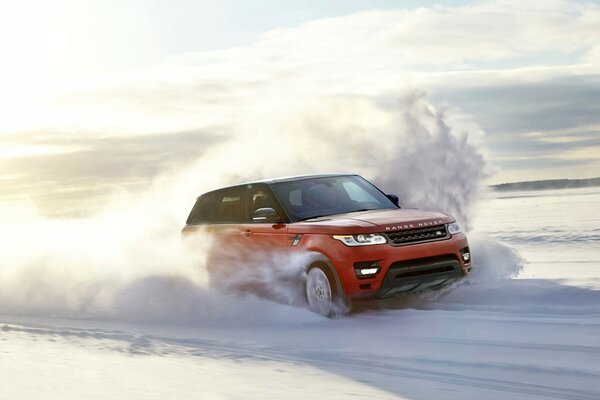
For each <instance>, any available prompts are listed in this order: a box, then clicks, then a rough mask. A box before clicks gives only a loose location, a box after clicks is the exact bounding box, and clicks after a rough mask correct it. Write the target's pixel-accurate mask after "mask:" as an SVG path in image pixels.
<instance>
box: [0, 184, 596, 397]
mask: <svg viewBox="0 0 600 400" xmlns="http://www.w3.org/2000/svg"><path fill="white" fill-rule="evenodd" d="M565 196H567V197H565ZM490 204H491V206H490V207H488V208H487V209H486V210H485V211H482V213H481V216H480V219H479V221H478V223H477V230H476V232H475V233H474V234H473V237H474V238H475V241H474V243H473V244H472V247H473V251H474V257H476V253H477V251H476V246H477V244H478V243H480V250H479V252H480V259H485V263H486V265H488V266H489V265H492V266H493V265H502V264H503V262H506V260H501V259H498V258H499V257H500V256H501V255H502V254H503V253H501V252H500V253H498V252H496V251H495V250H494V248H493V247H489V246H488V247H486V243H487V242H485V240H484V239H477V236H479V235H480V234H481V232H485V233H488V234H490V235H491V236H494V237H499V238H502V239H503V240H505V241H506V242H507V243H509V244H510V245H511V246H512V247H514V248H516V249H517V250H519V252H520V253H521V254H522V255H524V256H525V258H526V259H527V261H528V262H529V264H527V266H526V267H525V269H524V270H523V272H522V273H521V274H520V275H519V277H518V278H517V279H506V278H504V279H502V278H499V277H498V276H496V275H495V274H494V272H495V271H486V273H480V274H473V277H472V278H470V280H469V281H466V282H463V283H462V284H460V285H459V286H458V287H456V288H454V289H453V290H451V291H448V292H447V293H442V294H439V295H436V296H434V295H426V296H421V297H420V298H412V299H407V298H401V299H399V300H394V301H390V302H388V303H387V304H385V305H384V306H385V307H383V308H379V307H374V306H369V305H367V306H364V307H363V308H362V309H361V310H360V311H359V312H357V313H355V314H353V315H351V316H348V317H344V318H338V319H334V320H329V319H323V318H321V317H318V316H316V315H313V314H311V313H309V312H307V311H306V310H303V309H300V308H294V307H288V306H283V305H278V304H273V303H269V302H264V301H261V300H256V299H251V298H245V299H237V300H235V302H232V301H233V300H234V299H231V298H227V299H224V302H225V303H227V304H229V302H232V303H231V304H235V305H226V306H224V308H223V309H221V310H219V311H218V312H211V313H208V314H207V317H206V318H196V316H190V318H189V320H183V319H181V318H179V319H178V320H176V321H175V322H170V323H165V322H162V323H150V322H148V321H147V322H145V323H137V324H133V323H131V322H123V321H117V320H104V321H99V320H93V319H85V318H84V319H58V318H51V317H48V316H42V317H28V316H3V317H0V399H2V400H4V399H61V400H65V399H88V398H89V399H92V398H93V399H117V398H127V399H137V398H140V399H141V398H144V399H155V398H156V399H159V398H160V399H176V398H177V399H178V398H187V399H192V398H198V399H213V398H214V399H222V398H228V399H229V398H230V399H254V398H260V399H264V398H285V399H296V398H297V399H306V398H311V399H316V398H319V399H321V398H323V399H325V398H326V399H336V398H350V397H355V398H367V397H368V398H376V399H402V398H407V399H507V398H511V399H542V398H545V399H548V398H549V399H553V398H558V399H598V398H600V290H599V289H600V285H599V282H600V264H599V263H598V261H597V260H598V256H600V248H599V245H598V243H599V241H598V234H599V233H598V232H599V231H598V228H597V226H600V223H599V220H598V218H596V217H590V215H600V213H598V212H593V210H594V209H596V211H598V210H597V208H598V207H599V206H598V205H599V204H600V190H598V189H595V190H591V189H588V190H582V189H580V190H570V191H557V192H538V193H521V196H515V195H514V194H513V195H512V196H504V197H501V198H497V199H493V200H491V201H490ZM565 208H566V209H567V210H565ZM594 218H595V219H594ZM477 231H479V232H480V233H477Z"/></svg>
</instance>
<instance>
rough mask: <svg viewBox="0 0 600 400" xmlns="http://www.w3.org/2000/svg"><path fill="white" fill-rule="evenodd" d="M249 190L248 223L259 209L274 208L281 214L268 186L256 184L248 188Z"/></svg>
mask: <svg viewBox="0 0 600 400" xmlns="http://www.w3.org/2000/svg"><path fill="white" fill-rule="evenodd" d="M247 189H248V193H249V195H248V203H249V204H248V221H250V222H251V221H252V214H253V213H254V211H256V210H258V209H259V208H272V209H274V210H275V211H277V212H279V213H280V214H281V210H280V207H279V205H278V203H277V200H276V199H275V197H274V196H273V192H272V191H271V189H269V187H268V186H267V185H263V184H254V185H249V186H247Z"/></svg>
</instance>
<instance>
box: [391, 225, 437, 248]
mask: <svg viewBox="0 0 600 400" xmlns="http://www.w3.org/2000/svg"><path fill="white" fill-rule="evenodd" d="M386 235H387V237H388V238H389V239H390V244H392V245H394V246H401V245H404V244H410V243H418V242H427V241H431V240H440V239H445V238H447V237H448V232H447V231H446V225H434V226H426V227H424V228H415V229H404V230H401V231H394V232H387V233H386Z"/></svg>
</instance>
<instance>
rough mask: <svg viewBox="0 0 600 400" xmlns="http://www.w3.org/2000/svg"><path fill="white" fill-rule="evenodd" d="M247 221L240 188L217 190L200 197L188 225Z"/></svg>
mask: <svg viewBox="0 0 600 400" xmlns="http://www.w3.org/2000/svg"><path fill="white" fill-rule="evenodd" d="M246 221H247V218H246V215H245V213H244V207H243V195H242V191H241V189H239V188H231V189H224V190H217V191H215V192H210V193H206V194H204V195H202V196H200V198H198V200H197V201H196V204H195V205H194V208H193V209H192V212H191V213H190V216H189V217H188V222H187V223H188V224H202V223H217V224H218V223H221V224H224V223H242V222H246Z"/></svg>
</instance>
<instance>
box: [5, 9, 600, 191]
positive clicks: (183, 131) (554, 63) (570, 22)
mask: <svg viewBox="0 0 600 400" xmlns="http://www.w3.org/2000/svg"><path fill="white" fill-rule="evenodd" d="M0 57H2V62H1V63H0V87H1V88H2V90H1V91H0V107H1V109H2V117H1V118H0V200H2V199H20V198H29V199H33V200H34V201H38V200H39V199H46V200H47V199H48V198H54V197H56V195H57V194H58V193H60V196H61V199H65V200H68V199H69V197H72V198H77V197H78V196H83V195H85V197H87V198H92V199H97V201H101V198H102V196H103V194H104V193H106V192H107V190H108V191H111V190H114V189H115V188H117V189H119V190H120V188H122V187H125V188H126V189H127V190H131V189H135V188H143V187H145V186H147V185H148V184H149V183H150V182H151V181H152V180H153V179H155V177H156V176H157V175H159V174H160V173H161V172H163V171H165V170H170V169H177V168H180V167H182V166H184V165H185V164H186V163H190V162H193V161H194V160H195V159H198V158H199V157H203V156H204V155H205V154H210V153H211V152H215V151H218V150H217V149H218V148H219V147H218V145H219V143H222V142H223V141H227V140H231V138H232V137H235V135H236V134H237V133H238V131H240V130H245V131H247V132H255V131H260V128H261V127H263V126H265V129H267V128H266V126H268V125H269V124H270V121H269V120H270V119H271V118H274V117H275V116H280V115H284V114H285V113H282V112H281V111H282V110H283V109H285V110H297V114H298V115H300V116H302V115H304V114H303V112H304V110H305V108H307V107H308V108H310V107H312V108H318V107H319V104H320V103H319V102H320V101H321V99H325V98H327V99H331V98H343V99H361V98H368V99H370V100H371V101H372V102H374V103H375V104H380V105H392V106H393V105H394V104H396V103H400V102H401V101H402V99H403V98H405V97H406V96H410V95H411V94H414V93H418V94H419V95H420V96H425V97H426V98H427V100H428V101H429V102H430V103H431V104H432V106H435V107H436V109H437V110H440V111H441V112H444V113H447V114H448V115H449V118H450V119H452V120H453V121H456V123H455V128H456V129H459V130H460V129H461V127H464V129H465V130H466V131H469V132H477V135H478V136H480V137H479V139H478V140H479V142H478V143H479V144H478V145H479V146H481V147H482V148H484V149H485V154H486V158H487V164H488V172H487V182H488V183H490V184H493V183H502V182H510V181H523V180H537V179H553V178H589V177H596V176H600V3H599V2H572V1H555V0H550V1H530V2H520V1H510V0H508V1H504V0H502V1H474V2H472V1H469V2H467V1H402V2H398V1H383V0H380V1H341V0H340V1H329V2H322V1H316V0H309V1H303V2H297V1H278V2H272V1H264V0H256V1H242V0H225V1H219V2H216V1H214V2H209V1H193V0H174V1H169V2H165V1H157V0H155V1H150V0H148V1H141V0H140V1H133V0H125V1H93V0H83V1H68V0H63V1H52V2H47V1H28V0H25V1H20V2H14V1H4V0H0ZM331 112H332V113H335V112H336V111H335V110H333V111H331ZM286 115H287V114H286ZM334 117H335V116H332V118H334ZM350 118H354V119H356V121H357V123H360V118H361V116H360V115H357V114H354V115H352V116H350ZM269 132H274V131H273V130H270V131H269ZM368 134H369V133H368V132H367V133H365V135H368ZM326 136H327V135H326V134H325V135H324V137H323V140H327V137H326ZM336 138H337V139H336V140H339V135H336ZM272 140H273V141H274V142H275V141H277V134H276V133H273V134H272ZM370 140H373V141H376V140H377V137H371V138H370ZM282 145H285V143H284V144H282ZM339 145H340V146H343V145H344V143H343V141H342V142H341V143H339ZM314 146H315V147H318V146H319V144H318V143H315V144H314Z"/></svg>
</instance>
